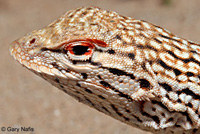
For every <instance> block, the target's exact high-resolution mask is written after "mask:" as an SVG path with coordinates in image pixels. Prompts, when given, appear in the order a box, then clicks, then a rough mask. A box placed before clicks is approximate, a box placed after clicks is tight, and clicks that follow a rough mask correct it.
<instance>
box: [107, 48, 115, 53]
mask: <svg viewBox="0 0 200 134" xmlns="http://www.w3.org/2000/svg"><path fill="white" fill-rule="evenodd" d="M106 52H108V53H109V54H115V50H113V49H109V50H107V51H106Z"/></svg>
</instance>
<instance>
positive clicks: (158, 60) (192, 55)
mask: <svg viewBox="0 0 200 134" xmlns="http://www.w3.org/2000/svg"><path fill="white" fill-rule="evenodd" d="M9 51H10V53H11V55H12V56H13V57H14V58H15V59H16V60H17V61H18V62H19V63H21V64H22V65H23V66H25V67H26V68H27V69H29V70H30V71H32V72H34V73H35V74H37V75H39V76H41V77H42V78H44V79H45V80H47V81H48V82H50V83H51V84H52V85H53V86H55V87H57V88H59V89H60V90H62V91H64V92H65V93H67V94H69V95H70V96H72V97H74V98H75V99H76V100H78V101H80V102H82V103H84V104H86V105H88V106H90V107H92V108H95V109H96V110H98V111H100V112H103V113H105V114H106V115H109V116H111V117H113V118H115V119H117V120H119V121H121V122H124V123H126V124H128V125H131V126H133V127H137V128H139V129H142V130H144V131H148V132H152V133H154V134H199V133H200V130H199V127H200V45H199V44H197V43H195V42H192V41H190V40H186V39H183V38H180V37H178V36H177V35H174V34H172V33H171V32H169V31H168V30H166V29H164V28H162V27H160V26H157V25H155V24H152V23H149V22H147V21H144V20H137V19H134V18H131V17H126V16H122V15H119V14H118V13H116V12H114V11H108V10H104V9H101V8H98V7H81V8H77V9H74V10H70V11H68V12H66V13H65V14H64V15H62V16H61V17H60V18H59V19H57V20H55V21H54V22H53V23H51V24H49V25H48V26H46V27H44V28H42V29H40V30H34V31H32V32H30V33H28V34H26V35H25V36H24V37H21V38H19V39H17V40H15V41H13V42H12V43H11V45H10V47H9Z"/></svg>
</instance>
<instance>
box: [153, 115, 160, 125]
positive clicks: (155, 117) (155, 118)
mask: <svg viewBox="0 0 200 134" xmlns="http://www.w3.org/2000/svg"><path fill="white" fill-rule="evenodd" d="M152 119H153V120H154V121H155V122H156V123H157V124H160V120H159V118H158V116H152Z"/></svg>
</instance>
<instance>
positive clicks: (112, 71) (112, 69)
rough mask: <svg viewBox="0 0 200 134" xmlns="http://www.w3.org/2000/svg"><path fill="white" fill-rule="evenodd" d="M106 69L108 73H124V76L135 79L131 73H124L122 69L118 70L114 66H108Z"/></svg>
mask: <svg viewBox="0 0 200 134" xmlns="http://www.w3.org/2000/svg"><path fill="white" fill-rule="evenodd" d="M108 70H109V72H110V73H113V74H116V75H118V76H120V75H126V76H130V77H131V79H135V77H134V76H133V75H132V74H128V73H126V72H124V71H122V70H119V69H116V68H108Z"/></svg>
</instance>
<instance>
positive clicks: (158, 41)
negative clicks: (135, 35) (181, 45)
mask: <svg viewBox="0 0 200 134" xmlns="http://www.w3.org/2000/svg"><path fill="white" fill-rule="evenodd" d="M154 40H155V41H156V42H157V43H159V44H162V42H161V41H160V40H158V39H157V38H154Z"/></svg>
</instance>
